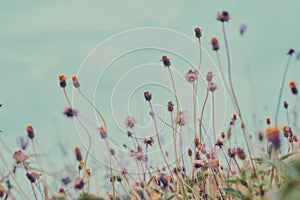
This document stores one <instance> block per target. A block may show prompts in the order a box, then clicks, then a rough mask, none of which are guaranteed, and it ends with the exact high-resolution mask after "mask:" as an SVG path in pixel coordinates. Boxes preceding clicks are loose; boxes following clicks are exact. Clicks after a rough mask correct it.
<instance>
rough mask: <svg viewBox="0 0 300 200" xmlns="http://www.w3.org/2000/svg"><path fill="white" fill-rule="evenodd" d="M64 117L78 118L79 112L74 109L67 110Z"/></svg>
mask: <svg viewBox="0 0 300 200" xmlns="http://www.w3.org/2000/svg"><path fill="white" fill-rule="evenodd" d="M64 115H66V116H67V117H71V118H72V117H77V116H78V111H77V110H74V109H73V108H72V107H68V108H65V110H64Z"/></svg>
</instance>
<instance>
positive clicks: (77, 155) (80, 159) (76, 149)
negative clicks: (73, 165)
mask: <svg viewBox="0 0 300 200" xmlns="http://www.w3.org/2000/svg"><path fill="white" fill-rule="evenodd" d="M74 152H75V155H76V159H77V161H79V162H80V161H82V154H81V149H80V147H78V146H76V147H75V148H74Z"/></svg>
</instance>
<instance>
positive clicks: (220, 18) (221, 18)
mask: <svg viewBox="0 0 300 200" xmlns="http://www.w3.org/2000/svg"><path fill="white" fill-rule="evenodd" d="M229 19H230V16H229V13H228V12H227V11H224V10H223V11H222V12H219V13H218V14H217V20H218V21H220V22H228V21H229Z"/></svg>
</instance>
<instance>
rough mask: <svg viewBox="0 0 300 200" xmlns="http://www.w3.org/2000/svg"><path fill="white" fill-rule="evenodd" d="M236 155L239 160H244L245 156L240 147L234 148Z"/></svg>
mask: <svg viewBox="0 0 300 200" xmlns="http://www.w3.org/2000/svg"><path fill="white" fill-rule="evenodd" d="M236 154H237V156H238V158H239V159H241V160H245V159H246V154H245V151H244V149H243V148H241V147H237V148H236Z"/></svg>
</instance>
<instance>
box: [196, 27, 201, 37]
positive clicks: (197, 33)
mask: <svg viewBox="0 0 300 200" xmlns="http://www.w3.org/2000/svg"><path fill="white" fill-rule="evenodd" d="M201 31H202V30H201V29H200V28H199V27H197V28H195V36H196V38H200V37H201V36H202V32H201Z"/></svg>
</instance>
